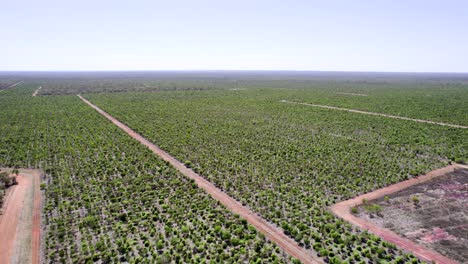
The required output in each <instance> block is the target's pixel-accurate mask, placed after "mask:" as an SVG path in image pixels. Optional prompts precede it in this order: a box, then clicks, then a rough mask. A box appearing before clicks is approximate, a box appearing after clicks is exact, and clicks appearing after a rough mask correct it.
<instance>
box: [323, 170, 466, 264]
mask: <svg viewBox="0 0 468 264" xmlns="http://www.w3.org/2000/svg"><path fill="white" fill-rule="evenodd" d="M456 168H466V166H463V165H458V164H455V165H450V166H447V167H444V168H441V169H437V170H434V171H431V172H429V173H427V174H425V175H422V176H418V177H416V178H412V179H409V180H406V181H403V182H399V183H396V184H393V185H390V186H387V187H384V188H381V189H378V190H375V191H373V192H370V193H366V194H363V195H360V196H357V197H355V198H353V199H350V200H346V201H343V202H340V203H337V204H335V205H332V206H331V207H330V210H331V211H332V212H333V213H334V214H335V215H337V216H338V217H341V218H343V219H344V220H346V221H348V222H350V223H351V224H354V225H356V226H359V227H360V228H362V229H365V230H368V231H370V232H371V233H374V234H376V235H378V236H380V237H381V238H382V239H384V240H386V241H388V242H391V243H393V244H395V245H397V246H398V247H400V248H402V249H404V250H408V251H411V252H412V253H413V254H414V255H415V256H417V257H419V258H420V259H422V260H425V261H429V262H431V261H435V262H436V263H444V264H445V263H446V264H452V263H453V264H455V263H457V262H456V261H454V260H452V259H449V258H447V257H445V256H442V255H441V254H439V253H437V252H435V251H433V250H430V249H427V248H425V247H423V246H421V245H418V244H416V243H414V242H413V241H411V240H409V239H406V238H403V237H401V236H399V235H397V234H395V233H394V232H392V231H391V230H389V229H386V228H381V227H379V226H377V225H375V224H373V223H370V222H367V221H366V220H364V219H362V218H359V217H356V216H354V215H353V214H351V208H352V207H355V206H358V205H361V204H362V201H363V199H366V200H368V201H371V200H374V199H378V198H381V197H384V196H385V195H389V194H391V193H394V192H398V191H400V190H403V189H405V188H408V187H410V186H413V185H415V184H419V183H423V182H427V181H429V180H431V179H433V178H435V177H438V176H441V175H444V174H447V173H449V172H452V171H454V170H455V169H456Z"/></svg>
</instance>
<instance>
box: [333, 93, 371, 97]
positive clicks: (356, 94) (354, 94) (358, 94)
mask: <svg viewBox="0 0 468 264" xmlns="http://www.w3.org/2000/svg"><path fill="white" fill-rule="evenodd" d="M336 94H341V95H352V96H368V95H367V94H360V93H340V92H336Z"/></svg>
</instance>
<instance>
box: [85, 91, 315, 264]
mask: <svg viewBox="0 0 468 264" xmlns="http://www.w3.org/2000/svg"><path fill="white" fill-rule="evenodd" d="M78 97H79V98H80V99H81V100H83V101H84V102H85V103H86V104H88V105H89V106H91V107H92V108H94V109H95V110H96V111H97V112H99V113H100V114H101V115H103V116H104V117H106V118H107V119H109V120H110V121H112V123H114V124H115V125H116V126H117V127H119V128H120V129H122V130H123V131H125V132H126V133H127V134H128V135H130V136H131V137H133V138H134V139H136V140H138V141H139V142H140V143H142V144H143V145H145V146H146V147H148V148H149V149H150V150H151V151H153V152H154V153H155V154H156V155H158V156H159V157H161V158H162V159H163V160H165V161H167V162H169V163H170V164H171V165H172V166H174V167H175V168H176V169H177V170H179V171H180V172H181V173H182V174H184V175H185V176H187V177H188V178H190V179H193V180H194V181H195V182H196V184H197V185H198V187H200V188H202V189H203V190H205V191H206V192H207V193H208V194H210V195H211V196H212V197H213V198H214V199H216V200H218V201H219V202H220V203H221V204H223V205H224V206H226V207H227V208H228V209H229V210H230V211H232V212H233V213H235V214H238V215H240V216H241V217H242V218H244V219H246V220H247V221H248V222H249V223H250V224H251V225H253V226H254V227H255V228H256V229H257V230H258V231H259V232H261V233H263V234H264V235H265V236H266V237H267V238H268V239H270V240H271V241H273V242H275V243H276V244H277V245H278V246H279V247H280V248H282V249H283V250H284V251H285V252H287V253H288V254H290V255H291V256H293V257H295V258H297V259H299V260H300V261H301V262H302V263H324V262H323V261H322V259H320V258H319V257H317V256H315V255H314V254H313V253H312V251H308V250H306V249H305V248H302V247H300V246H299V245H298V244H297V243H296V242H295V241H294V240H293V239H291V238H289V237H288V236H286V235H285V234H284V233H283V230H281V229H280V228H278V227H276V226H274V225H272V224H270V223H268V222H267V221H266V220H265V219H263V218H262V217H260V216H258V215H257V214H255V213H254V212H252V211H251V210H250V209H248V208H247V207H245V206H243V205H242V204H241V203H239V202H237V201H236V200H235V199H233V198H232V197H230V196H229V195H227V194H226V193H224V192H223V191H221V190H220V189H218V188H217V187H216V186H214V185H213V184H212V183H210V182H209V181H207V180H205V179H204V178H203V177H202V176H200V175H198V174H196V173H195V172H194V171H192V170H191V169H189V168H187V167H185V165H184V164H183V163H181V162H180V161H178V160H176V159H175V158H174V157H172V156H171V155H169V154H168V153H166V152H165V151H163V150H162V149H160V148H159V147H157V146H156V145H154V144H153V143H151V142H150V141H149V140H147V139H146V138H144V137H142V136H141V135H139V134H138V133H136V132H135V131H133V130H132V129H131V128H129V127H128V126H126V125H124V124H123V123H121V122H120V121H118V120H117V119H115V118H114V117H112V116H111V115H109V114H108V113H106V112H104V111H103V110H102V109H100V108H99V107H97V106H95V105H94V104H92V103H91V102H89V101H88V100H86V99H85V98H83V97H82V96H81V95H78Z"/></svg>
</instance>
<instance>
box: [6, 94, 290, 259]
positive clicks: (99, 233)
mask: <svg viewBox="0 0 468 264" xmlns="http://www.w3.org/2000/svg"><path fill="white" fill-rule="evenodd" d="M35 87H37V86H35ZM31 90H34V86H31V87H29V88H28V87H23V88H21V87H20V88H18V89H15V90H14V91H13V90H12V93H9V94H8V95H6V96H5V97H3V96H2V95H0V105H2V111H0V134H1V135H2V136H1V137H0V146H1V151H0V166H2V167H3V166H7V167H14V166H19V167H39V168H42V169H43V170H44V172H45V182H43V184H44V185H42V188H43V190H44V193H45V202H44V209H43V219H44V222H43V223H44V225H45V239H44V244H45V263H92V262H98V263H125V262H127V263H168V262H178V263H200V262H205V263H206V262H218V263H227V262H230V263H243V262H244V263H256V262H257V261H258V260H262V261H269V262H270V261H271V262H273V263H274V262H275V261H276V262H279V263H285V262H286V263H287V262H291V259H290V258H289V257H288V256H286V255H285V253H284V252H282V251H281V250H280V249H279V248H278V247H276V246H275V245H274V244H272V243H271V242H270V241H268V240H266V239H265V237H263V236H262V235H261V234H258V233H257V232H256V230H255V229H254V228H252V227H251V226H250V225H248V224H247V222H245V221H243V220H242V219H240V218H239V217H238V216H236V215H234V214H232V213H231V212H229V211H228V210H227V209H226V208H224V207H223V206H221V205H220V204H219V203H218V202H217V201H215V200H213V199H212V198H211V197H210V196H209V195H208V194H206V193H205V192H203V191H202V190H200V189H199V188H197V186H196V184H195V183H194V182H193V181H191V180H189V179H188V178H186V177H185V176H183V175H181V174H179V173H178V172H177V171H176V170H175V169H173V168H172V167H170V166H169V165H168V164H167V163H166V162H164V161H162V160H160V159H158V158H157V157H156V156H155V155H154V154H153V153H151V152H150V151H149V150H147V149H146V148H145V147H144V146H142V145H141V144H140V143H138V142H136V141H135V140H133V139H132V138H130V137H128V136H127V135H126V134H125V133H123V132H122V131H120V130H119V129H118V128H116V127H115V126H114V125H113V124H111V123H109V122H108V121H107V120H106V119H105V118H103V117H102V116H100V115H99V114H98V113H96V112H95V111H94V110H93V109H91V108H90V107H89V106H87V105H86V104H84V103H83V102H81V101H80V100H79V99H78V98H77V97H76V96H53V97H52V96H50V97H31V96H30V95H31ZM7 143H8V144H7Z"/></svg>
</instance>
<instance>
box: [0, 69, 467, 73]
mask: <svg viewBox="0 0 468 264" xmlns="http://www.w3.org/2000/svg"><path fill="white" fill-rule="evenodd" d="M90 72H92V73H100V72H102V73H106V72H107V73H118V72H129V73H130V72H135V73H136V72H297V73H308V72H310V73H394V74H468V71H377V70H376V71H374V70H288V69H281V70H280V69H275V70H267V69H256V70H252V69H249V70H241V69H167V70H163V69H157V70H0V73H90Z"/></svg>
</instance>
